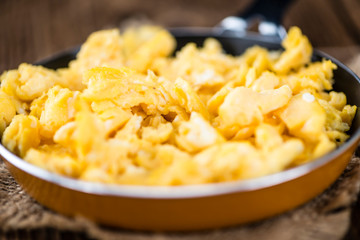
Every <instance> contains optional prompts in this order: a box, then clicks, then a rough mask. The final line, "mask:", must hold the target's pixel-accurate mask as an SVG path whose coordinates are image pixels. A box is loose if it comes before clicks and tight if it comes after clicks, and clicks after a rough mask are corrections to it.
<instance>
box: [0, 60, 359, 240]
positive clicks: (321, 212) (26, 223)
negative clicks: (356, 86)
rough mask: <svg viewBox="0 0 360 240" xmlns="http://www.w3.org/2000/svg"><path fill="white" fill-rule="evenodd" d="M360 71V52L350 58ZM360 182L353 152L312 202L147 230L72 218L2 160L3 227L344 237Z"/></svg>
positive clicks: (100, 235) (151, 239)
mask: <svg viewBox="0 0 360 240" xmlns="http://www.w3.org/2000/svg"><path fill="white" fill-rule="evenodd" d="M348 66H349V67H350V68H352V69H353V70H354V71H355V72H357V74H360V55H359V56H358V57H355V58H353V59H351V60H350V61H348ZM359 187H360V158H359V157H358V156H357V155H354V156H353V158H352V159H351V161H350V163H349V165H348V166H347V168H346V170H345V171H344V173H343V174H342V175H341V177H340V178H339V179H338V180H337V181H336V182H335V183H334V184H333V185H332V186H331V187H330V188H328V189H327V190H326V191H325V192H324V193H322V194H321V195H319V196H317V197H316V198H315V199H313V200H312V201H310V202H308V203H306V204H305V205H303V206H301V207H298V208H297V209H294V210H292V211H289V212H287V213H284V214H282V215H279V216H277V217H274V218H271V219H267V220H263V221H260V222H257V223H255V224H251V225H243V226H237V227H231V228H224V229H216V230H209V231H201V232H188V233H148V232H137V231H129V230H124V229H113V228H112V229H110V228H106V227H102V226H98V225H96V224H95V223H93V222H90V221H88V220H86V219H82V218H75V219H74V218H68V217H64V216H62V215H60V214H57V213H55V212H53V211H51V210H49V209H47V208H44V207H43V206H41V205H40V204H38V203H37V202H36V201H35V200H34V199H32V198H31V197H29V196H28V195H27V194H26V193H25V192H24V191H23V190H22V188H21V187H20V186H19V185H18V184H17V183H16V182H15V180H14V179H13V178H12V176H11V175H10V173H9V171H8V170H7V169H6V167H5V164H4V163H3V162H2V161H1V160H0V231H2V232H9V231H21V230H41V229H49V228H53V229H57V230H62V231H72V232H79V233H82V234H83V235H84V234H85V235H86V236H88V237H89V238H95V239H125V240H126V239H129V240H155V239H158V240H195V239H209V240H213V239H222V240H228V239H247V240H253V239H254V240H255V239H256V240H258V239H277V240H285V239H292V240H301V239H319V240H321V239H326V240H331V239H343V238H344V236H345V234H346V232H347V231H348V229H349V226H350V214H351V205H352V203H354V201H355V200H356V197H357V195H358V192H359Z"/></svg>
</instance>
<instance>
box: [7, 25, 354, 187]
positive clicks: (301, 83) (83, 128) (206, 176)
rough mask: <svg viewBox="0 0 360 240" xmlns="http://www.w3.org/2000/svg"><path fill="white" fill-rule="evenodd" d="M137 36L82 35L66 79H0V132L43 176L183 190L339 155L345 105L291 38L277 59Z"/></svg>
mask: <svg viewBox="0 0 360 240" xmlns="http://www.w3.org/2000/svg"><path fill="white" fill-rule="evenodd" d="M175 45H176V42H175V39H174V37H173V36H171V34H170V33H169V32H167V31H166V30H164V29H162V28H159V27H154V26H143V27H140V28H133V29H128V30H126V31H125V32H124V33H122V34H121V33H120V32H119V31H118V30H116V29H115V30H103V31H99V32H95V33H93V34H91V35H90V36H89V38H88V39H87V41H86V42H85V43H84V44H83V46H82V47H81V50H80V52H79V53H78V55H77V59H76V60H74V61H72V62H70V64H69V67H68V68H64V69H58V70H56V71H55V70H50V69H46V68H44V67H41V66H34V65H30V64H26V63H24V64H21V65H20V66H19V68H18V69H16V70H10V71H7V72H4V73H3V74H2V75H1V91H0V108H1V111H0V115H1V117H0V133H1V134H2V144H3V145H4V146H5V147H6V148H7V149H9V150H10V151H12V152H13V153H15V154H17V155H19V156H20V157H22V158H24V159H25V160H26V161H28V162H30V163H32V164H35V165H37V166H39V167H41V168H45V169H47V170H49V171H52V172H55V173H58V174H62V175H66V176H69V177H73V178H77V179H81V180H86V181H96V182H104V183H115V184H137V185H185V184H202V183H213V182H223V181H232V180H238V179H249V178H255V177H259V176H263V175H267V174H271V173H275V172H278V171H282V170H283V169H286V168H289V167H292V166H296V165H298V164H302V163H305V162H308V161H311V160H313V159H315V158H318V157H320V156H322V155H324V154H326V153H328V152H329V151H331V150H333V149H335V148H336V147H337V146H338V145H340V144H342V143H343V142H344V141H345V140H346V139H347V138H348V135H347V134H346V131H348V130H349V128H350V125H351V122H352V119H353V117H354V115H355V112H356V106H350V105H347V104H346V96H345V95H344V93H341V92H335V91H332V84H333V70H334V69H336V65H335V64H334V63H332V62H331V61H329V60H323V61H321V62H314V63H311V62H310V58H311V55H312V47H311V45H310V43H309V41H308V39H307V38H306V37H305V36H303V35H302V33H301V31H300V30H299V29H298V28H296V27H294V28H291V29H290V31H289V33H288V35H287V37H286V38H285V39H284V41H283V43H282V45H283V47H284V49H285V50H284V51H283V52H281V51H268V50H266V49H264V48H262V47H259V46H254V47H252V48H249V49H248V50H247V51H246V52H245V53H244V54H243V55H241V56H231V55H227V54H225V53H224V52H223V50H222V47H221V45H220V43H219V42H218V41H217V40H215V39H211V38H210V39H207V40H206V41H205V42H204V45H203V47H201V48H198V47H197V46H196V45H195V44H194V43H188V44H187V45H186V46H185V47H183V48H182V49H181V50H180V51H179V52H177V53H176V56H175V57H171V54H172V52H173V51H174V48H175Z"/></svg>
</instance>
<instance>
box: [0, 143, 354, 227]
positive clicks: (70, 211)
mask: <svg viewBox="0 0 360 240" xmlns="http://www.w3.org/2000/svg"><path fill="white" fill-rule="evenodd" d="M357 144H358V142H354V143H353V144H352V145H351V146H349V148H347V149H346V151H345V152H344V153H343V154H341V155H340V156H338V157H337V158H334V159H331V160H330V161H327V162H326V163H325V164H324V165H322V166H320V167H317V168H315V169H311V170H310V171H309V172H308V173H307V174H305V175H303V176H300V177H298V178H295V179H293V180H290V181H286V182H282V183H280V184H277V185H274V186H271V187H266V188H261V189H257V190H250V191H237V192H229V193H226V194H218V195H216V194H215V195H212V196H203V197H189V198H178V199H176V198H175V199H167V198H158V199H154V198H135V197H122V196H111V195H103V194H102V195H99V194H90V193H85V192H81V191H75V190H71V189H68V188H65V187H62V186H59V185H57V184H54V183H52V182H49V181H45V180H43V179H40V178H37V177H34V176H32V175H31V174H29V173H27V172H25V171H23V170H21V169H19V168H17V167H15V166H14V165H13V164H11V163H10V162H9V161H7V160H6V159H4V160H5V162H6V163H7V166H8V168H9V169H10V172H11V173H12V175H13V176H14V178H15V179H16V181H17V182H18V183H19V184H20V185H21V186H22V187H23V188H24V189H25V191H26V192H28V193H29V194H30V195H31V196H32V197H33V198H35V199H36V200H37V201H38V202H39V203H41V204H43V205H44V206H46V207H48V208H50V209H53V210H55V211H57V212H59V213H62V214H65V215H68V216H76V215H81V216H84V217H87V218H89V219H92V220H94V221H96V222H98V223H102V224H106V225H111V226H118V227H124V228H129V229H140V230H170V231H174V230H200V229H209V228H217V227H223V226H231V225H236V224H243V223H248V222H253V221H256V220H260V219H264V218H267V217H270V216H274V215H276V214H279V213H282V212H284V211H286V210H289V209H292V208H294V207H297V206H299V205H301V204H303V203H305V202H307V201H308V200H310V199H312V198H314V197H315V196H316V195H318V194H320V193H321V192H322V191H324V190H325V189H326V188H327V187H328V186H330V184H331V183H333V182H334V181H335V180H336V179H337V178H338V177H339V175H340V174H341V173H342V171H343V170H344V169H345V167H346V165H347V163H348V162H349V159H350V158H351V156H352V153H353V152H354V150H355V148H356V147H357Z"/></svg>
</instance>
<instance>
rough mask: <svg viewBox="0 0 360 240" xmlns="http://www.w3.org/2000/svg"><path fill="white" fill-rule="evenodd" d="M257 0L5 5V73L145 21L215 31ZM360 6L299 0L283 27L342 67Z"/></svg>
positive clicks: (1, 52)
mask: <svg viewBox="0 0 360 240" xmlns="http://www.w3.org/2000/svg"><path fill="white" fill-rule="evenodd" d="M252 3H253V0H221V1H219V0H207V1H204V0H181V1H180V0H167V1H162V0H151V1H141V0H131V1H128V0H102V1H99V0H31V1H30V0H1V1H0V72H2V71H4V70H5V69H9V68H16V67H17V66H18V65H19V64H20V63H21V62H29V63H33V62H35V61H38V60H40V59H43V58H44V57H47V56H50V55H52V54H54V53H56V52H59V51H61V50H64V49H67V48H70V47H72V46H74V45H78V44H81V43H82V42H84V41H85V39H86V37H87V36H88V35H89V34H90V33H91V32H93V31H96V30H99V29H103V28H111V27H121V26H123V25H124V24H126V23H127V22H129V21H134V19H135V20H136V21H145V22H152V23H155V24H159V25H162V26H165V27H178V26H205V27H213V26H215V25H216V24H218V23H219V22H220V21H221V20H222V19H224V18H225V17H227V16H229V15H235V14H237V13H241V12H243V11H244V10H245V9H246V8H247V7H248V6H249V5H251V4H252ZM359 12H360V1H359V0H316V1H313V0H294V1H292V2H291V4H290V6H289V7H288V9H287V10H286V12H285V14H284V17H283V21H282V23H283V25H284V26H285V28H286V29H288V28H289V27H290V26H293V25H297V26H299V27H300V28H301V29H302V30H303V32H304V33H305V34H306V35H307V36H308V37H309V39H310V41H311V42H312V44H313V45H314V46H315V47H316V48H319V49H322V50H324V51H326V52H328V53H329V54H331V55H333V56H335V57H337V58H339V59H340V60H342V61H345V60H347V59H348V58H350V57H352V56H353V55H354V54H356V53H358V52H359V51H360V50H359V46H360V14H359Z"/></svg>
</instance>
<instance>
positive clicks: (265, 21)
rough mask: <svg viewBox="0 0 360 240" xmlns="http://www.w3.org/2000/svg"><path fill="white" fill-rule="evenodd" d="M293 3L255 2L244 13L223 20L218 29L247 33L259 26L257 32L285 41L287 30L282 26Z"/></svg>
mask: <svg viewBox="0 0 360 240" xmlns="http://www.w3.org/2000/svg"><path fill="white" fill-rule="evenodd" d="M292 2H293V0H272V1H268V0H255V1H254V2H253V4H252V5H251V6H250V7H249V8H247V9H246V10H245V11H244V12H242V13H240V14H237V15H236V16H229V17H227V18H225V19H224V20H222V21H221V22H220V23H219V24H218V27H220V28H222V29H224V30H230V31H238V32H246V31H249V30H252V29H253V28H254V26H255V25H256V24H258V25H257V31H258V32H259V33H260V34H261V35H266V36H272V37H274V36H275V37H279V38H280V39H283V38H284V37H285V36H286V30H285V28H284V27H283V26H282V25H281V21H282V18H283V15H284V13H285V10H286V9H287V8H288V7H289V5H291V3H292Z"/></svg>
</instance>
